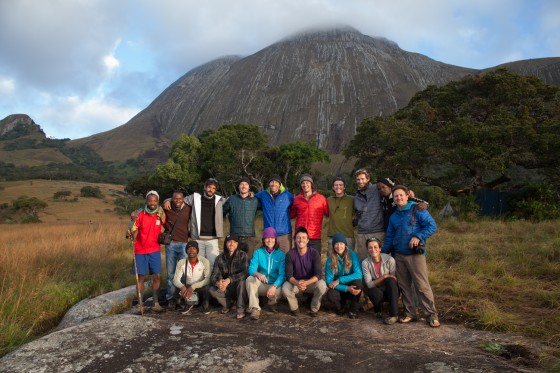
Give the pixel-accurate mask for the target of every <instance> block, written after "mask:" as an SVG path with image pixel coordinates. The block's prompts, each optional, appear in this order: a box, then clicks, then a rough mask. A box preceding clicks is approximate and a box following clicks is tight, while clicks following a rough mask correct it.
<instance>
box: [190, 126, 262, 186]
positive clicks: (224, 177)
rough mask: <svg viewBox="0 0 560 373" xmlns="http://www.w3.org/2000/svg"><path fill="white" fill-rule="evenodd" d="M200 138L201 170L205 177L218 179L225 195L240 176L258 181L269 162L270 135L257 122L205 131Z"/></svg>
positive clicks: (255, 182)
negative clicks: (263, 131) (256, 124)
mask: <svg viewBox="0 0 560 373" xmlns="http://www.w3.org/2000/svg"><path fill="white" fill-rule="evenodd" d="M199 138H200V143H201V144H202V149H201V152H200V167H201V173H202V174H203V175H204V178H206V177H215V178H217V179H218V181H219V182H220V188H221V190H222V192H223V193H224V194H226V195H229V194H232V193H234V192H235V188H236V186H237V182H238V180H239V178H240V177H241V176H248V177H250V178H251V179H252V180H253V184H258V183H259V182H260V180H261V178H262V175H261V173H262V171H263V168H264V167H263V166H264V165H265V164H270V160H269V159H268V158H267V150H268V138H267V136H266V135H265V134H263V133H262V132H261V131H260V129H259V128H258V127H257V126H255V125H251V124H232V125H225V126H222V127H221V128H219V129H218V130H216V131H213V130H209V131H205V132H204V133H202V134H201V135H200V137H199Z"/></svg>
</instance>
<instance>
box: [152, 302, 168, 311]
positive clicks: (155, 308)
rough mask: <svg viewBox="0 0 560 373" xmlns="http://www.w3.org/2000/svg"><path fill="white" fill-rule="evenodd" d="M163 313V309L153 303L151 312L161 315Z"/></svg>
mask: <svg viewBox="0 0 560 373" xmlns="http://www.w3.org/2000/svg"><path fill="white" fill-rule="evenodd" d="M164 311H165V310H164V309H163V307H162V306H160V305H159V303H157V302H156V303H154V305H153V306H152V312H154V313H162V312H164Z"/></svg>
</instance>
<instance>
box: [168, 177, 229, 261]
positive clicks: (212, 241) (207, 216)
mask: <svg viewBox="0 0 560 373" xmlns="http://www.w3.org/2000/svg"><path fill="white" fill-rule="evenodd" d="M217 188H218V180H216V179H214V178H210V179H208V180H206V182H205V183H204V193H203V194H200V193H193V194H191V195H189V196H187V197H185V203H186V204H187V205H189V206H191V207H192V210H191V221H190V234H191V238H192V239H193V240H196V242H198V247H199V249H200V252H201V253H202V256H204V257H205V258H206V259H208V261H209V262H210V265H211V266H213V265H214V260H215V259H216V257H217V256H218V255H219V254H220V248H219V247H218V238H220V237H223V236H224V214H223V207H224V202H225V198H223V197H222V196H220V195H218V194H216V190H217ZM164 207H166V206H164Z"/></svg>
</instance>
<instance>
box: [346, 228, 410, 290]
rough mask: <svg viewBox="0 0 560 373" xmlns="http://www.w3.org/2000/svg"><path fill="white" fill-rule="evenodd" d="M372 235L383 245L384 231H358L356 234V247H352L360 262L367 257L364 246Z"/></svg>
mask: <svg viewBox="0 0 560 373" xmlns="http://www.w3.org/2000/svg"><path fill="white" fill-rule="evenodd" d="M372 237H375V238H377V239H378V240H380V241H381V246H383V241H385V232H374V233H358V235H357V236H356V247H355V248H354V251H355V252H356V254H358V256H359V257H360V262H361V261H363V260H364V259H365V258H367V256H368V255H369V254H368V251H367V247H366V241H367V239H368V238H372ZM397 278H398V277H397ZM399 280H400V279H399Z"/></svg>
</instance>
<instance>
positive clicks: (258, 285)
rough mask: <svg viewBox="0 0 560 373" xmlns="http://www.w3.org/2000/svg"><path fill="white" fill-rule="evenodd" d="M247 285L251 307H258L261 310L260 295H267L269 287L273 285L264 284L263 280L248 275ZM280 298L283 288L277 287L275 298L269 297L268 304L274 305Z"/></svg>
mask: <svg viewBox="0 0 560 373" xmlns="http://www.w3.org/2000/svg"><path fill="white" fill-rule="evenodd" d="M245 285H246V287H247V296H248V297H249V309H253V308H256V309H258V310H260V309H261V307H260V305H259V297H262V296H265V295H266V293H267V292H268V289H270V288H271V287H272V286H273V285H270V284H263V283H262V282H261V280H259V279H258V278H256V277H253V276H249V277H247V280H245ZM280 299H282V289H276V294H275V296H274V298H269V299H268V305H269V306H272V305H274V304H276V302H278V301H279V300H280Z"/></svg>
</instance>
